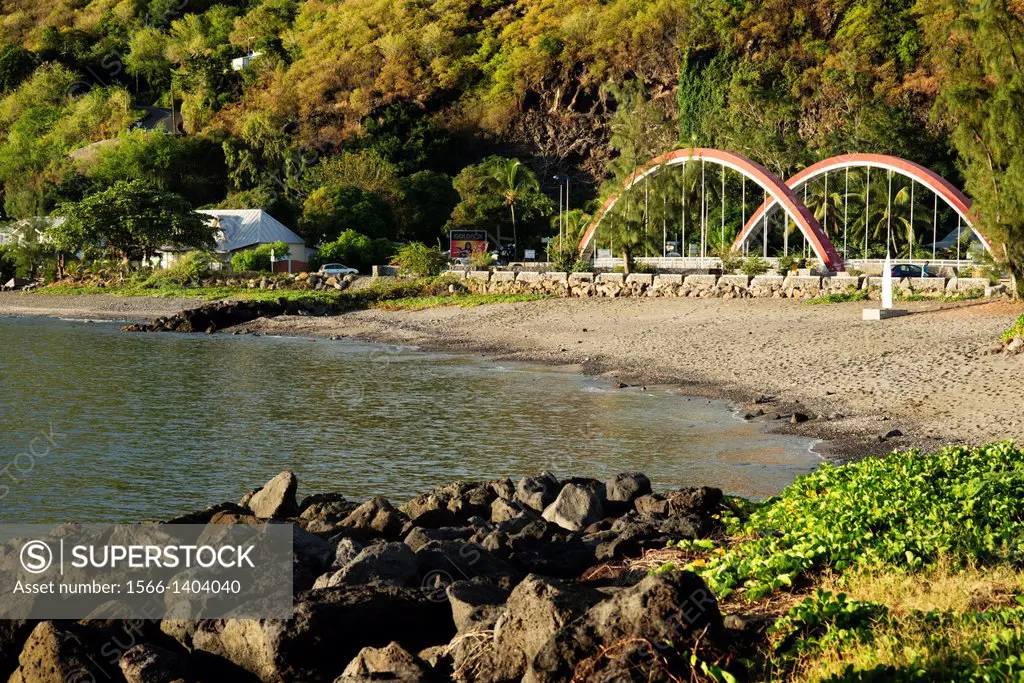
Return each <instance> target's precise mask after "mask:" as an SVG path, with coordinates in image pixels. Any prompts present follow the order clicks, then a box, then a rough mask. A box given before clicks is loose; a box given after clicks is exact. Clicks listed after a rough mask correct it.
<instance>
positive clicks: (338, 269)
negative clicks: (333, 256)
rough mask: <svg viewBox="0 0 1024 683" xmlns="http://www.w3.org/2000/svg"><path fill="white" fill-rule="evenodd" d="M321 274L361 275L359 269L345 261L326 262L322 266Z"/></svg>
mask: <svg viewBox="0 0 1024 683" xmlns="http://www.w3.org/2000/svg"><path fill="white" fill-rule="evenodd" d="M320 274H321V275H326V276H328V277H330V276H332V275H333V276H335V277H337V276H339V275H359V271H358V270H356V269H355V268H349V267H348V266H346V265H345V264H344V263H325V264H324V265H322V266H320Z"/></svg>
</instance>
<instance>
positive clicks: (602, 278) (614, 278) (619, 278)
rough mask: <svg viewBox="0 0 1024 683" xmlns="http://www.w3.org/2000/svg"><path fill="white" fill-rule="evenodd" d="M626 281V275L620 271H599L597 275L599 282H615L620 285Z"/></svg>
mask: <svg viewBox="0 0 1024 683" xmlns="http://www.w3.org/2000/svg"><path fill="white" fill-rule="evenodd" d="M625 281H626V276H625V275H623V274H622V273H599V274H598V276H597V282H598V283H599V284H609V285H610V284H616V285H621V284H623V283H624V282H625Z"/></svg>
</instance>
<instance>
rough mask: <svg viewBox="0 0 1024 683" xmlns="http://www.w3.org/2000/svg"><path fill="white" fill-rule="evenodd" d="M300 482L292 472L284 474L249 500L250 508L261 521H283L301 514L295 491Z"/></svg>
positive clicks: (264, 486)
mask: <svg viewBox="0 0 1024 683" xmlns="http://www.w3.org/2000/svg"><path fill="white" fill-rule="evenodd" d="M298 486H299V480H298V479H296V478H295V475H294V474H293V473H291V472H282V473H281V474H279V475H277V476H276V477H274V478H273V479H271V480H270V481H268V482H267V483H266V484H264V485H263V488H261V489H260V490H259V491H257V492H256V493H254V494H253V495H252V498H250V499H249V504H248V508H249V509H250V510H252V512H253V514H254V515H256V516H257V517H259V518H261V519H282V518H285V517H292V516H294V515H296V514H298V512H299V506H298V503H296V501H295V491H296V489H297V488H298Z"/></svg>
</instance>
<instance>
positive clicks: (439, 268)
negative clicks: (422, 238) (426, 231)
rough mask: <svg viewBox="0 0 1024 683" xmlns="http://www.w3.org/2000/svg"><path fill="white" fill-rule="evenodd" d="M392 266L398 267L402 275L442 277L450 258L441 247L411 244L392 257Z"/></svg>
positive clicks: (420, 243) (419, 243)
mask: <svg viewBox="0 0 1024 683" xmlns="http://www.w3.org/2000/svg"><path fill="white" fill-rule="evenodd" d="M391 265H393V266H397V267H398V271H399V272H400V273H401V274H402V275H417V276H420V277H432V276H435V275H440V274H441V273H442V272H443V271H444V269H445V268H447V267H448V257H447V256H445V255H444V252H442V251H441V249H440V248H439V247H428V246H427V245H425V244H423V243H422V242H409V243H408V244H406V245H404V246H403V247H402V248H401V249H399V250H398V253H397V254H395V255H394V256H392V257H391Z"/></svg>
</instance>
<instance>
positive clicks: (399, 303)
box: [370, 294, 553, 311]
mask: <svg viewBox="0 0 1024 683" xmlns="http://www.w3.org/2000/svg"><path fill="white" fill-rule="evenodd" d="M551 298H553V295H551V294H436V295H433V296H413V297H404V298H401V299H391V300H387V301H380V302H378V303H374V304H371V305H370V308H379V309H383V310H387V311H421V310H424V309H427V308H437V307H440V306H459V307H462V308H473V307H476V306H484V305H487V304H515V303H522V302H526V301H540V300H542V299H551Z"/></svg>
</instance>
